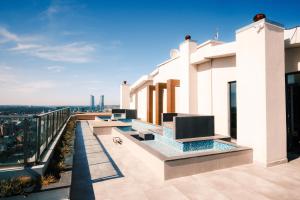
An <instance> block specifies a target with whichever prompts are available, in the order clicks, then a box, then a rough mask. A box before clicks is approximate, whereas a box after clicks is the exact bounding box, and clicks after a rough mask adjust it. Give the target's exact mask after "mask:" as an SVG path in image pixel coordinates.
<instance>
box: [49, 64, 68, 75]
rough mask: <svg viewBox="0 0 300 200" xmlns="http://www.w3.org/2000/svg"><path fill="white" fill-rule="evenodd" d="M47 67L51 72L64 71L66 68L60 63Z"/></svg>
mask: <svg viewBox="0 0 300 200" xmlns="http://www.w3.org/2000/svg"><path fill="white" fill-rule="evenodd" d="M47 69H48V70H49V71H51V72H56V73H59V72H62V71H63V70H64V69H65V67H64V66H59V65H53V66H49V67H47Z"/></svg>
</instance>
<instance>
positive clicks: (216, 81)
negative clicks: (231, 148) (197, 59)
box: [197, 56, 236, 135]
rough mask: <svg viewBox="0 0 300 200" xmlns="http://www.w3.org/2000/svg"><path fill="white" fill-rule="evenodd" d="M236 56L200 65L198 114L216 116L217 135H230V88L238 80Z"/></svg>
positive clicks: (198, 73)
mask: <svg viewBox="0 0 300 200" xmlns="http://www.w3.org/2000/svg"><path fill="white" fill-rule="evenodd" d="M235 70H236V63H235V56H231V57H224V58H216V59H212V60H211V61H208V62H206V63H202V64H200V65H198V68H197V104H198V114H200V115H214V116H215V133H217V134H222V135H230V134H229V88H228V83H229V82H231V81H235V80H236V76H235Z"/></svg>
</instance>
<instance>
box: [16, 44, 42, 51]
mask: <svg viewBox="0 0 300 200" xmlns="http://www.w3.org/2000/svg"><path fill="white" fill-rule="evenodd" d="M40 47H41V45H37V44H21V43H17V46H15V47H13V48H11V49H10V50H11V51H25V50H31V49H37V48H40Z"/></svg>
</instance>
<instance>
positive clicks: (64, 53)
mask: <svg viewBox="0 0 300 200" xmlns="http://www.w3.org/2000/svg"><path fill="white" fill-rule="evenodd" d="M93 51H94V47H93V46H92V45H90V44H86V43H77V42H74V43H70V44H65V45H57V46H42V47H40V48H37V49H34V50H33V51H29V52H27V53H29V54H30V55H32V56H35V57H39V58H43V59H46V60H50V61H59V62H71V63H86V62H89V61H91V57H90V55H89V53H91V52H93Z"/></svg>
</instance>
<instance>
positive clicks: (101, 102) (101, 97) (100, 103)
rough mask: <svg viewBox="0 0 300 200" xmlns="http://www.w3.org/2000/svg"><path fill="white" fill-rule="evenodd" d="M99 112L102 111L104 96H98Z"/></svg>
mask: <svg viewBox="0 0 300 200" xmlns="http://www.w3.org/2000/svg"><path fill="white" fill-rule="evenodd" d="M99 111H100V112H103V111H104V95H100V102H99Z"/></svg>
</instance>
